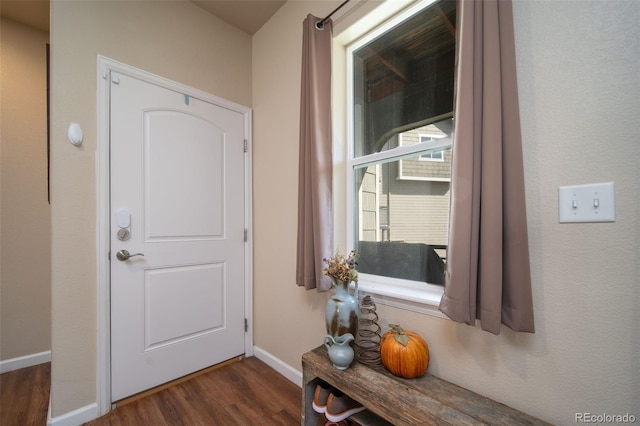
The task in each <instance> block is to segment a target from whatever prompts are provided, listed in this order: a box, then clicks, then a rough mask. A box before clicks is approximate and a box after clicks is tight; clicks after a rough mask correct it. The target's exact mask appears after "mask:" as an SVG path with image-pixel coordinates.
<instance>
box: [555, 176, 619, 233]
mask: <svg viewBox="0 0 640 426" xmlns="http://www.w3.org/2000/svg"><path fill="white" fill-rule="evenodd" d="M558 209H559V213H560V223H570V222H615V221H616V206H615V195H614V187H613V182H605V183H593V184H587V185H573V186H561V187H559V188H558Z"/></svg>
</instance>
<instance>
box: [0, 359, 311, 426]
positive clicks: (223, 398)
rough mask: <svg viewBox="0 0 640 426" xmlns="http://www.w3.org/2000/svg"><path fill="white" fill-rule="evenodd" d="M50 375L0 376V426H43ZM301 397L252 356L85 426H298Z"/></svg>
mask: <svg viewBox="0 0 640 426" xmlns="http://www.w3.org/2000/svg"><path fill="white" fill-rule="evenodd" d="M25 370H30V371H25ZM49 371H50V370H49V367H48V364H43V365H42V366H36V367H30V368H25V369H23V370H17V371H15V372H9V373H5V374H2V375H1V376H0V377H1V381H0V389H2V393H1V394H2V399H1V400H0V407H1V408H0V413H1V414H0V425H2V426H14V425H16V426H18V425H19V426H24V425H45V424H46V419H47V405H48V403H49V383H50V379H49V374H50V373H49ZM301 398H302V390H301V389H300V388H299V387H298V386H296V385H294V384H293V383H291V382H290V381H289V380H287V379H286V378H284V377H283V376H281V375H280V374H278V373H277V372H275V371H274V370H273V369H271V368H270V367H268V366H267V365H266V364H264V363H263V362H262V361H260V360H258V359H257V358H255V357H252V358H245V359H243V360H241V361H238V362H233V363H230V364H228V365H225V366H223V367H221V368H218V369H214V370H212V371H208V372H207V373H205V374H202V375H199V376H197V377H195V378H193V379H190V380H188V381H184V382H181V383H177V384H175V385H174V386H171V387H169V388H167V389H164V390H161V391H159V392H157V393H153V394H151V395H148V396H145V397H144V398H141V399H137V400H133V401H131V402H128V403H126V404H124V405H118V406H117V407H116V409H115V410H113V411H111V412H110V413H109V414H107V415H106V416H103V417H101V418H99V419H96V420H94V421H92V422H89V423H87V424H86V425H87V426H104V425H114V426H116V425H117V426H120V425H122V426H142V425H154V426H156V425H157V426H161V425H171V426H174V425H189V426H195V425H207V426H209V425H211V426H215V425H223V426H226V425H234V426H235V425H241V426H245V425H299V424H300V404H301Z"/></svg>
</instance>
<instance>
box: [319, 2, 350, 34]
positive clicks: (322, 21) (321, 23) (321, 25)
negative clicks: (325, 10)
mask: <svg viewBox="0 0 640 426" xmlns="http://www.w3.org/2000/svg"><path fill="white" fill-rule="evenodd" d="M350 1H351V0H345V1H344V2H342V4H341V5H340V6H338V7H336V8H335V9H333V12H331V13H330V14H328V15H327V16H325V18H324V19H323V20H321V21H318V22H316V28H317V29H319V30H321V29H322V28H324V23H325V22H326V21H327V19H329V18H331V15H333V14H334V13H336V12H337V11H338V10H340V8H341V7H342V6H344V5H345V4H347V3H349V2H350Z"/></svg>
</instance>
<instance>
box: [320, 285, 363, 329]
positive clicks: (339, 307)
mask: <svg viewBox="0 0 640 426" xmlns="http://www.w3.org/2000/svg"><path fill="white" fill-rule="evenodd" d="M332 280H333V283H334V286H333V294H332V295H331V296H330V297H329V300H328V301H327V311H326V315H325V320H326V325H327V334H328V335H329V336H333V337H334V338H335V337H339V336H342V335H344V334H347V333H351V334H352V335H353V336H357V334H358V320H359V317H360V309H359V306H358V283H357V282H355V281H354V287H353V291H351V290H350V286H349V283H348V282H345V281H340V280H337V279H335V278H332Z"/></svg>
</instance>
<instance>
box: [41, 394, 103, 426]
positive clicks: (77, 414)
mask: <svg viewBox="0 0 640 426" xmlns="http://www.w3.org/2000/svg"><path fill="white" fill-rule="evenodd" d="M98 417H99V415H98V404H97V403H95V402H94V403H93V404H89V405H85V406H84V407H80V408H78V409H77V410H73V411H70V412H68V413H65V414H63V415H61V416H57V417H51V399H49V413H48V414H47V426H78V425H81V424H83V423H86V422H90V421H91V420H95V419H97V418H98Z"/></svg>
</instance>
